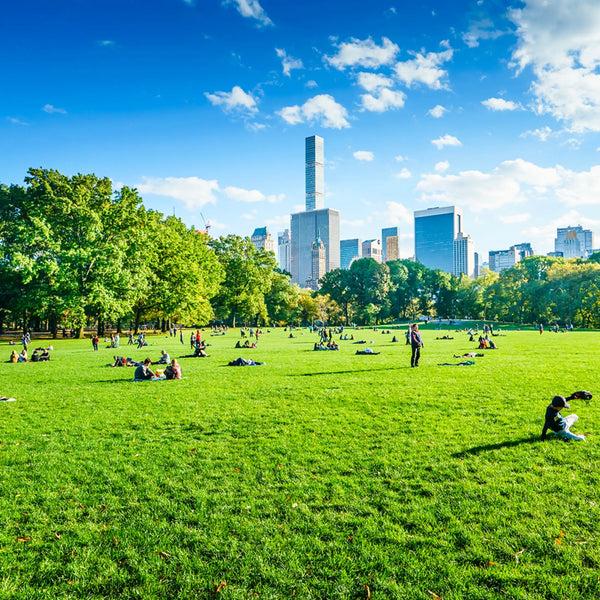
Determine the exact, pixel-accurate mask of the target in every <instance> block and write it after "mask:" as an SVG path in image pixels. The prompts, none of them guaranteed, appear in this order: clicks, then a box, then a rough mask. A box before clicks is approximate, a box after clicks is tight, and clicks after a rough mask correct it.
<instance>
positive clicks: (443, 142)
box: [431, 134, 462, 150]
mask: <svg viewBox="0 0 600 600" xmlns="http://www.w3.org/2000/svg"><path fill="white" fill-rule="evenodd" d="M431 143H432V144H433V145H434V146H435V147H436V148H437V149H438V150H441V149H442V148H443V147H444V146H462V144H461V142H460V140H459V139H458V138H455V137H454V136H453V135H448V134H446V135H445V136H443V137H441V138H438V139H437V140H431Z"/></svg>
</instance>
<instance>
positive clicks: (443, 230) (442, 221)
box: [415, 206, 462, 273]
mask: <svg viewBox="0 0 600 600" xmlns="http://www.w3.org/2000/svg"><path fill="white" fill-rule="evenodd" d="M461 232H462V211H461V210H460V209H459V208H456V207H455V206H443V207H436V208H428V209H427V210H416V211H415V257H416V259H417V262H420V263H421V264H423V265H425V266H426V267H427V268H428V269H440V271H445V272H446V273H452V272H453V271H454V239H455V238H456V236H457V234H459V233H461Z"/></svg>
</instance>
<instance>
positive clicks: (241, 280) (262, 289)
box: [210, 235, 277, 327]
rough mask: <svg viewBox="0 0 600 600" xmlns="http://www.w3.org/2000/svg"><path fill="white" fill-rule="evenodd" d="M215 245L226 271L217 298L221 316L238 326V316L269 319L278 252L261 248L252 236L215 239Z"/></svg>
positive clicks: (218, 310)
mask: <svg viewBox="0 0 600 600" xmlns="http://www.w3.org/2000/svg"><path fill="white" fill-rule="evenodd" d="M210 245H211V247H212V248H213V249H214V250H215V252H216V255H217V258H218V260H219V262H220V263H221V266H222V267H223V270H224V279H223V283H222V284H221V288H220V290H219V293H218V294H217V295H216V296H215V298H214V299H213V307H214V309H215V313H216V314H217V317H218V318H220V319H224V320H227V321H228V322H230V323H231V324H232V325H233V326H234V327H235V324H236V319H242V320H243V321H252V322H254V323H258V322H259V321H260V320H263V321H264V320H266V318H267V306H266V303H265V294H267V293H268V292H269V291H270V289H271V285H272V281H273V276H274V273H275V269H276V267H277V262H276V260H275V255H274V254H273V253H272V252H267V251H265V250H264V249H260V250H257V249H256V248H255V247H254V245H253V244H252V242H251V241H250V238H248V237H245V238H243V237H240V236H237V235H228V236H225V237H221V238H219V239H217V240H211V242H210Z"/></svg>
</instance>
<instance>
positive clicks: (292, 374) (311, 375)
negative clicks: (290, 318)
mask: <svg viewBox="0 0 600 600" xmlns="http://www.w3.org/2000/svg"><path fill="white" fill-rule="evenodd" d="M402 368H407V369H410V367H382V368H380V369H353V370H347V371H319V372H314V373H290V374H289V375H288V377H314V376H315V375H346V374H348V373H365V372H366V371H369V372H371V371H397V370H398V369H402Z"/></svg>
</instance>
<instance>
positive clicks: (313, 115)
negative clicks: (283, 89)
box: [277, 94, 350, 129]
mask: <svg viewBox="0 0 600 600" xmlns="http://www.w3.org/2000/svg"><path fill="white" fill-rule="evenodd" d="M277 114H278V115H279V116H280V117H281V118H282V119H283V120H284V121H286V122H287V123H289V124H290V125H297V124H298V123H304V122H309V123H319V124H320V125H321V127H326V128H329V129H343V128H345V127H350V123H348V121H347V119H346V117H347V116H348V111H347V110H346V109H345V108H344V107H343V106H342V105H341V104H338V103H337V102H336V101H335V99H334V98H333V96H330V95H329V94H320V95H318V96H314V97H313V98H310V99H309V100H307V101H306V102H305V103H304V104H303V105H302V106H298V105H296V106H286V107H284V108H282V109H281V110H280V111H278V113H277Z"/></svg>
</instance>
